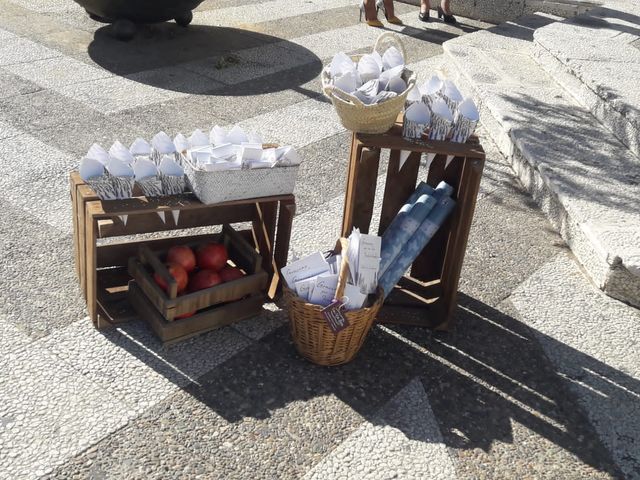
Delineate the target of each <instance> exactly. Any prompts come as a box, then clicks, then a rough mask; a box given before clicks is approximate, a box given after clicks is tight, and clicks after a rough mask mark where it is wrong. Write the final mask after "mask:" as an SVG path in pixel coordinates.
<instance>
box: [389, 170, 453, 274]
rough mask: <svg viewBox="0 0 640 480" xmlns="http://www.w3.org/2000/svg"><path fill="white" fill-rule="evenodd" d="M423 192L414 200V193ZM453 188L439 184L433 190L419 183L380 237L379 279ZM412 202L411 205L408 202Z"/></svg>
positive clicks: (442, 183) (445, 184)
mask: <svg viewBox="0 0 640 480" xmlns="http://www.w3.org/2000/svg"><path fill="white" fill-rule="evenodd" d="M420 192H425V193H424V194H420V196H419V197H418V198H417V199H415V200H414V197H415V196H416V193H420ZM452 193H453V188H452V187H451V186H450V185H448V184H447V183H445V182H440V183H439V184H438V186H437V187H436V189H435V190H433V189H432V188H431V187H429V186H428V185H427V184H425V183H424V182H421V183H420V184H419V185H418V188H416V191H415V192H413V194H412V195H411V197H409V200H407V203H406V204H405V205H404V206H403V207H402V208H401V209H400V211H399V212H398V215H396V217H395V218H394V219H393V221H392V222H391V225H389V227H388V228H387V229H386V230H385V232H384V235H382V247H381V251H380V252H381V253H380V257H381V258H380V271H379V273H378V276H379V278H382V275H384V273H385V272H386V271H387V269H388V268H389V266H390V265H391V264H392V263H393V261H394V260H395V259H396V257H397V256H398V255H399V254H400V251H401V250H402V248H403V247H404V244H405V243H407V242H408V241H409V239H410V238H411V237H412V236H413V234H414V233H415V231H416V230H418V227H419V226H420V224H421V223H422V222H423V221H424V220H425V219H426V218H427V215H429V213H430V212H431V209H432V208H433V207H435V205H436V203H437V202H438V200H439V199H440V198H441V197H445V196H450V195H451V194H452ZM412 200H413V202H414V203H413V204H411V203H410V202H411V201H412Z"/></svg>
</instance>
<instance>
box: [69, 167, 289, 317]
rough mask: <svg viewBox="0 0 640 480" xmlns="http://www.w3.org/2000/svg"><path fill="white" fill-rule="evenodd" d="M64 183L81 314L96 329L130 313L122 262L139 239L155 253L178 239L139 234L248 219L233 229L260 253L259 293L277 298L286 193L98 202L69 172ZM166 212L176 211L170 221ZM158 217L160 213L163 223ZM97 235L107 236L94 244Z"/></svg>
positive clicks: (197, 238) (192, 239)
mask: <svg viewBox="0 0 640 480" xmlns="http://www.w3.org/2000/svg"><path fill="white" fill-rule="evenodd" d="M70 187H71V188H70V193H71V203H72V209H73V225H74V236H73V240H74V249H75V257H76V273H77V275H78V282H79V284H80V288H81V291H82V294H83V295H84V297H85V299H86V302H87V310H88V313H89V318H90V319H91V320H92V322H93V323H94V325H95V326H96V328H99V329H101V328H110V327H112V326H113V325H117V324H119V323H123V322H127V321H130V320H133V319H136V318H138V314H137V313H136V311H135V310H134V309H133V308H132V305H131V303H130V301H129V296H128V293H127V291H128V287H129V285H128V284H129V281H130V280H131V276H130V275H129V273H128V261H129V258H131V257H133V256H136V255H137V254H138V250H139V247H140V244H141V243H145V244H147V245H148V246H149V248H150V249H152V250H162V249H167V248H169V247H171V246H172V245H175V244H176V243H177V242H178V240H176V238H175V237H174V236H172V237H170V238H160V239H152V240H149V239H148V238H147V239H143V240H140V238H139V237H137V236H138V235H141V234H149V233H155V232H163V231H171V232H173V231H180V230H181V229H188V228H194V227H209V226H211V227H213V226H217V225H223V224H225V223H240V222H249V223H250V227H249V229H247V230H243V231H239V232H237V234H238V235H241V236H242V237H243V238H244V239H245V240H247V242H248V243H249V244H250V245H251V246H252V248H254V249H255V250H256V251H257V253H259V254H260V256H261V258H262V270H263V271H265V272H266V273H267V276H268V285H267V287H266V289H265V290H266V293H268V295H269V297H271V298H273V297H274V296H275V295H277V293H278V287H279V285H280V276H279V273H280V268H281V267H283V266H284V265H285V264H286V261H287V254H288V250H289V240H290V237H291V227H292V223H293V216H294V213H295V197H294V196H293V195H282V196H278V197H267V198H259V199H244V200H238V201H233V202H226V203H222V204H217V205H205V204H203V203H201V202H200V201H199V200H198V199H197V198H196V197H195V196H194V195H192V194H183V195H174V196H168V197H160V198H145V197H134V198H130V199H126V200H110V201H101V200H100V199H98V198H97V197H96V195H95V193H94V192H93V190H92V189H91V188H90V187H89V186H88V185H87V184H85V183H84V182H83V181H82V179H81V178H80V175H79V174H78V172H71V174H70ZM172 212H179V219H178V221H175V219H174V216H173V215H172ZM159 214H161V215H162V216H163V217H164V218H165V220H164V221H163V220H161V216H160V215H159ZM124 216H127V217H128V220H127V222H124V221H123V217H124ZM123 236H126V237H129V238H127V239H126V240H124V241H117V240H116V238H115V237H123ZM207 236H211V232H209V233H207V234H204V235H192V236H184V235H183V236H180V240H179V242H181V243H198V242H201V241H202V240H203V238H206V237H207ZM132 238H133V239H132ZM103 239H109V240H110V241H109V243H103V244H100V243H99V242H100V241H101V240H103ZM113 240H116V241H113ZM260 301H262V299H261V300H260ZM256 302H257V300H256Z"/></svg>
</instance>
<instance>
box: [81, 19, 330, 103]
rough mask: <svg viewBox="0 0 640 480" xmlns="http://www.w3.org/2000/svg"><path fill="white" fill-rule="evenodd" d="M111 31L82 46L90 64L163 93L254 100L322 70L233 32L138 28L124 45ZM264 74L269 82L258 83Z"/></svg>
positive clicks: (266, 41)
mask: <svg viewBox="0 0 640 480" xmlns="http://www.w3.org/2000/svg"><path fill="white" fill-rule="evenodd" d="M111 28H112V26H111V25H107V26H104V27H102V28H100V29H98V30H97V31H96V33H95V36H94V39H93V41H92V42H91V43H90V44H89V47H88V52H89V56H90V57H91V58H92V60H93V61H94V62H96V63H97V64H98V65H100V66H101V67H103V68H104V69H106V70H108V71H110V72H112V73H114V74H116V75H120V76H124V77H126V78H128V79H130V80H132V81H135V82H138V83H143V84H146V85H150V86H152V87H157V88H161V89H164V90H172V91H178V92H182V93H188V94H208V95H224V96H239V95H257V94H262V93H271V92H277V91H281V90H286V89H294V88H296V87H298V86H300V85H303V84H305V83H307V82H309V81H311V80H313V79H315V78H316V77H317V76H318V74H319V73H320V71H321V69H322V62H321V60H320V59H319V58H318V57H317V56H316V55H315V54H314V53H313V52H311V51H310V50H308V49H306V48H303V47H301V46H299V45H297V44H295V43H291V42H288V41H286V40H283V39H281V38H278V37H274V36H270V35H265V34H261V33H257V32H250V31H247V30H241V29H237V28H227V27H210V26H203V25H191V26H189V27H188V28H183V27H180V26H178V25H176V24H173V23H161V24H154V25H143V26H141V28H140V31H139V32H138V35H136V37H135V38H134V39H133V40H131V41H130V42H122V41H119V40H116V39H115V38H113V37H112V36H111V34H110V31H111ZM269 46H271V48H269ZM260 47H263V48H260ZM265 47H266V48H265ZM232 52H234V53H232ZM167 67H168V68H167ZM158 69H162V70H158ZM267 75H272V76H273V77H275V81H266V80H265V79H263V78H260V77H264V76H267Z"/></svg>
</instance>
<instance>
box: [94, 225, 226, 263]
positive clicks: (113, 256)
mask: <svg viewBox="0 0 640 480" xmlns="http://www.w3.org/2000/svg"><path fill="white" fill-rule="evenodd" d="M218 236H219V234H212V233H205V234H202V235H189V236H184V237H168V238H157V239H149V240H144V243H145V244H146V245H148V246H149V248H150V249H151V250H153V251H158V250H166V249H168V248H170V247H172V246H173V245H184V244H191V243H196V244H199V243H204V242H206V241H208V240H211V239H213V238H216V237H218ZM140 243H141V242H131V241H126V242H117V243H110V244H107V245H100V246H98V253H97V255H98V259H97V267H98V268H105V267H115V266H120V267H126V266H127V262H128V261H129V257H135V256H137V255H138V249H139V248H140Z"/></svg>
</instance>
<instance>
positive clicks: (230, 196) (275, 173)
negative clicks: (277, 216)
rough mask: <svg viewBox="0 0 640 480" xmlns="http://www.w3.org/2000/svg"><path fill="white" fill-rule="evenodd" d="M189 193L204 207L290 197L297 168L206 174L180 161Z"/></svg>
mask: <svg viewBox="0 0 640 480" xmlns="http://www.w3.org/2000/svg"><path fill="white" fill-rule="evenodd" d="M182 160H183V162H182V164H183V166H184V172H185V175H186V176H187V182H188V184H189V186H190V188H191V191H192V192H193V193H194V194H195V195H196V197H198V199H199V200H200V201H201V202H202V203H205V204H207V205H211V204H213V203H222V202H230V201H232V200H242V199H245V198H260V197H270V196H274V195H288V194H290V193H293V189H294V188H295V186H296V178H297V176H298V169H299V167H300V166H299V165H293V166H282V167H273V168H253V169H242V170H223V171H218V172H208V171H205V170H200V169H198V168H196V167H195V166H194V165H193V164H192V163H191V161H190V160H189V159H187V158H186V157H184V156H183V157H182Z"/></svg>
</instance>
